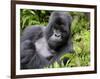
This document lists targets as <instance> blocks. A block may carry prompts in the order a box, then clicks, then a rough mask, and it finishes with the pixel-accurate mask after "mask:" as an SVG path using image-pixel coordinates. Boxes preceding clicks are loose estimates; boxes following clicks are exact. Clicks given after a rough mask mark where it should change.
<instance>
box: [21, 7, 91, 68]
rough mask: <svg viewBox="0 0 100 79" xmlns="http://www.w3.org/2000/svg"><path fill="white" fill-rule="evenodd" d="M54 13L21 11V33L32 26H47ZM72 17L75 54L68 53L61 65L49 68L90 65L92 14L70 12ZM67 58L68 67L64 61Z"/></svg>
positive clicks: (55, 63)
mask: <svg viewBox="0 0 100 79" xmlns="http://www.w3.org/2000/svg"><path fill="white" fill-rule="evenodd" d="M51 12H52V11H45V10H31V9H21V10H20V28H21V29H20V30H21V32H22V31H23V30H24V29H25V28H26V27H28V26H30V25H43V26H47V24H48V20H49V16H50V14H51ZM69 14H70V15H71V16H72V18H73V21H72V27H71V32H72V41H73V48H74V50H75V52H74V53H67V54H65V55H63V56H62V57H61V58H60V60H61V64H58V63H57V62H54V63H53V64H52V65H50V67H47V68H61V67H80V66H89V65H90V13H86V12H75V11H73V12H69ZM64 58H67V59H68V61H67V63H66V65H64V63H63V61H62V60H63V59H64Z"/></svg>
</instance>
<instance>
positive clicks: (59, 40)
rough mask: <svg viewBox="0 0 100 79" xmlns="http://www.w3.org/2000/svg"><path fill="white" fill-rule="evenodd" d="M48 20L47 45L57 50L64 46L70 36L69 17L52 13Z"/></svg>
mask: <svg viewBox="0 0 100 79" xmlns="http://www.w3.org/2000/svg"><path fill="white" fill-rule="evenodd" d="M51 17H52V18H50V20H52V21H50V26H49V27H51V31H50V36H49V38H48V45H49V46H50V48H52V49H56V48H57V49H59V48H60V47H61V46H63V45H64V44H66V42H67V40H68V38H69V35H70V23H71V22H70V21H71V20H70V16H69V15H67V14H65V13H57V14H56V13H54V14H52V15H51Z"/></svg>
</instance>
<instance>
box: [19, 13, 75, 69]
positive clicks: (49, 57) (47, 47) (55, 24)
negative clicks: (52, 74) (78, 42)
mask: <svg viewBox="0 0 100 79" xmlns="http://www.w3.org/2000/svg"><path fill="white" fill-rule="evenodd" d="M71 22H72V18H71V16H70V15H69V14H68V13H67V12H58V11H56V12H52V13H51V16H50V18H49V23H48V25H47V27H43V26H42V27H41V26H30V27H27V28H25V30H24V31H23V33H22V35H21V41H20V52H21V55H20V61H21V63H20V66H21V69H38V68H44V67H47V66H49V65H50V64H52V63H53V62H54V61H58V62H59V58H60V57H61V56H62V55H63V54H65V53H69V52H72V51H73V49H72V41H71Z"/></svg>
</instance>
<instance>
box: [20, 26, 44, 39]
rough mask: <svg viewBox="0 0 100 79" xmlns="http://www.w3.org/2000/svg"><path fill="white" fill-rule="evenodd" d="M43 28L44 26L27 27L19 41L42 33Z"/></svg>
mask: <svg viewBox="0 0 100 79" xmlns="http://www.w3.org/2000/svg"><path fill="white" fill-rule="evenodd" d="M43 27H45V26H39V25H36V26H34V25H32V26H27V27H26V28H25V29H24V30H23V32H22V34H21V39H23V40H26V39H29V38H31V37H34V36H36V35H37V34H38V33H40V32H42V29H43Z"/></svg>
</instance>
